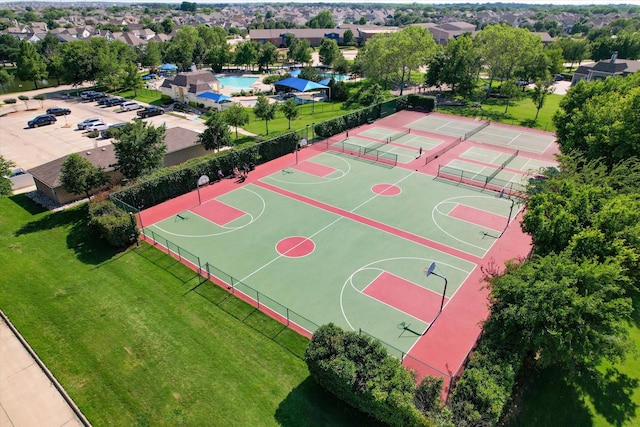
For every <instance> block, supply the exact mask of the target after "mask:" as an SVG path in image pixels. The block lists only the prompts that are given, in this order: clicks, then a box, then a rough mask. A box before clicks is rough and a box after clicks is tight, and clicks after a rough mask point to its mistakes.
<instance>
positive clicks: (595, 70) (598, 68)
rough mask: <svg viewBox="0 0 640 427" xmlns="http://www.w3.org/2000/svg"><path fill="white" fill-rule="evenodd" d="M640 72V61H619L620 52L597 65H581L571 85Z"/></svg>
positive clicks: (614, 53)
mask: <svg viewBox="0 0 640 427" xmlns="http://www.w3.org/2000/svg"><path fill="white" fill-rule="evenodd" d="M638 71H640V61H636V60H631V59H619V58H618V52H613V55H611V59H609V60H608V61H600V62H597V63H595V64H589V65H581V66H580V67H578V69H577V70H576V72H575V73H573V78H572V79H571V85H574V84H576V83H578V82H579V81H580V80H586V81H588V82H590V81H594V80H604V79H606V78H607V77H611V76H626V75H629V74H632V73H636V72H638Z"/></svg>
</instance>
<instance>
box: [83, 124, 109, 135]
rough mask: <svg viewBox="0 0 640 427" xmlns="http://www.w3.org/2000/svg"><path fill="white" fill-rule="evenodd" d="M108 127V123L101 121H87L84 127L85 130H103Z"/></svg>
mask: <svg viewBox="0 0 640 427" xmlns="http://www.w3.org/2000/svg"><path fill="white" fill-rule="evenodd" d="M107 129H109V125H108V124H106V123H105V122H103V121H99V122H93V123H89V124H88V125H87V127H85V128H84V130H85V131H87V132H92V131H94V130H97V131H103V130H107Z"/></svg>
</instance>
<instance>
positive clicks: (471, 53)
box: [425, 34, 481, 94]
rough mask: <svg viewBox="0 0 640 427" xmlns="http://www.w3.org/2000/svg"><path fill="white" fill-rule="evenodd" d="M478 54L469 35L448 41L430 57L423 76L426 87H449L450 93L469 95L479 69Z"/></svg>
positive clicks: (479, 60)
mask: <svg viewBox="0 0 640 427" xmlns="http://www.w3.org/2000/svg"><path fill="white" fill-rule="evenodd" d="M480 65H481V59H480V52H479V51H478V49H477V48H476V46H474V44H473V39H472V38H471V36H470V35H469V34H463V35H461V36H460V37H457V38H454V39H452V40H449V42H448V43H447V45H446V46H445V47H444V49H443V50H442V51H441V52H439V53H438V54H436V55H435V56H433V57H432V59H431V61H430V62H429V67H428V69H427V75H426V76H425V84H427V85H428V86H438V87H439V86H441V85H443V84H446V85H449V86H451V91H452V92H459V93H461V94H469V93H471V92H472V91H473V89H474V88H475V80H476V76H477V74H478V71H479V69H480Z"/></svg>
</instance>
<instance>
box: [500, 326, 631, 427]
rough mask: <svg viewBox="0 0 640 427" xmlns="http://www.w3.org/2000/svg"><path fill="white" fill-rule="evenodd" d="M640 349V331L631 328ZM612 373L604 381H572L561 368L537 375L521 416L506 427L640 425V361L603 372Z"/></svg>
mask: <svg viewBox="0 0 640 427" xmlns="http://www.w3.org/2000/svg"><path fill="white" fill-rule="evenodd" d="M629 331H630V334H631V336H632V338H633V341H634V343H635V348H636V349H638V348H640V329H639V328H638V327H637V326H635V325H633V326H630V328H629ZM599 370H600V371H601V372H603V373H605V372H606V373H608V374H609V375H608V376H607V377H606V379H605V380H604V381H596V380H594V379H592V378H589V377H585V378H583V379H581V380H579V381H570V380H568V379H567V378H566V375H565V373H564V372H562V371H560V370H559V369H557V368H550V369H544V370H542V371H539V372H535V373H534V375H533V376H532V377H530V378H528V381H527V382H526V384H525V387H524V390H523V394H522V397H521V399H518V402H519V403H518V413H517V415H516V416H514V417H513V418H512V419H510V420H509V421H508V422H505V423H503V425H504V426H509V427H511V426H513V427H516V426H518V427H529V426H531V427H546V426H549V427H555V426H561V425H565V426H593V427H606V426H625V427H632V426H638V425H640V357H639V356H637V355H636V356H634V355H630V356H629V358H628V359H627V360H626V362H624V363H621V364H616V365H614V366H610V365H604V366H601V367H600V369H599Z"/></svg>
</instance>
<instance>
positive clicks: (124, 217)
mask: <svg viewBox="0 0 640 427" xmlns="http://www.w3.org/2000/svg"><path fill="white" fill-rule="evenodd" d="M89 228H91V229H92V230H94V231H95V233H96V235H97V236H98V237H100V238H102V239H105V240H106V241H107V242H108V243H109V244H110V245H111V246H114V247H116V248H123V247H125V246H129V245H131V244H132V243H134V242H135V241H136V240H137V239H138V234H139V233H140V231H139V229H138V225H137V223H136V221H135V218H133V217H132V216H131V214H129V213H128V212H127V211H124V210H122V209H120V208H118V207H117V206H116V205H115V204H114V203H113V202H112V201H110V200H102V201H98V202H95V203H92V204H90V205H89Z"/></svg>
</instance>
